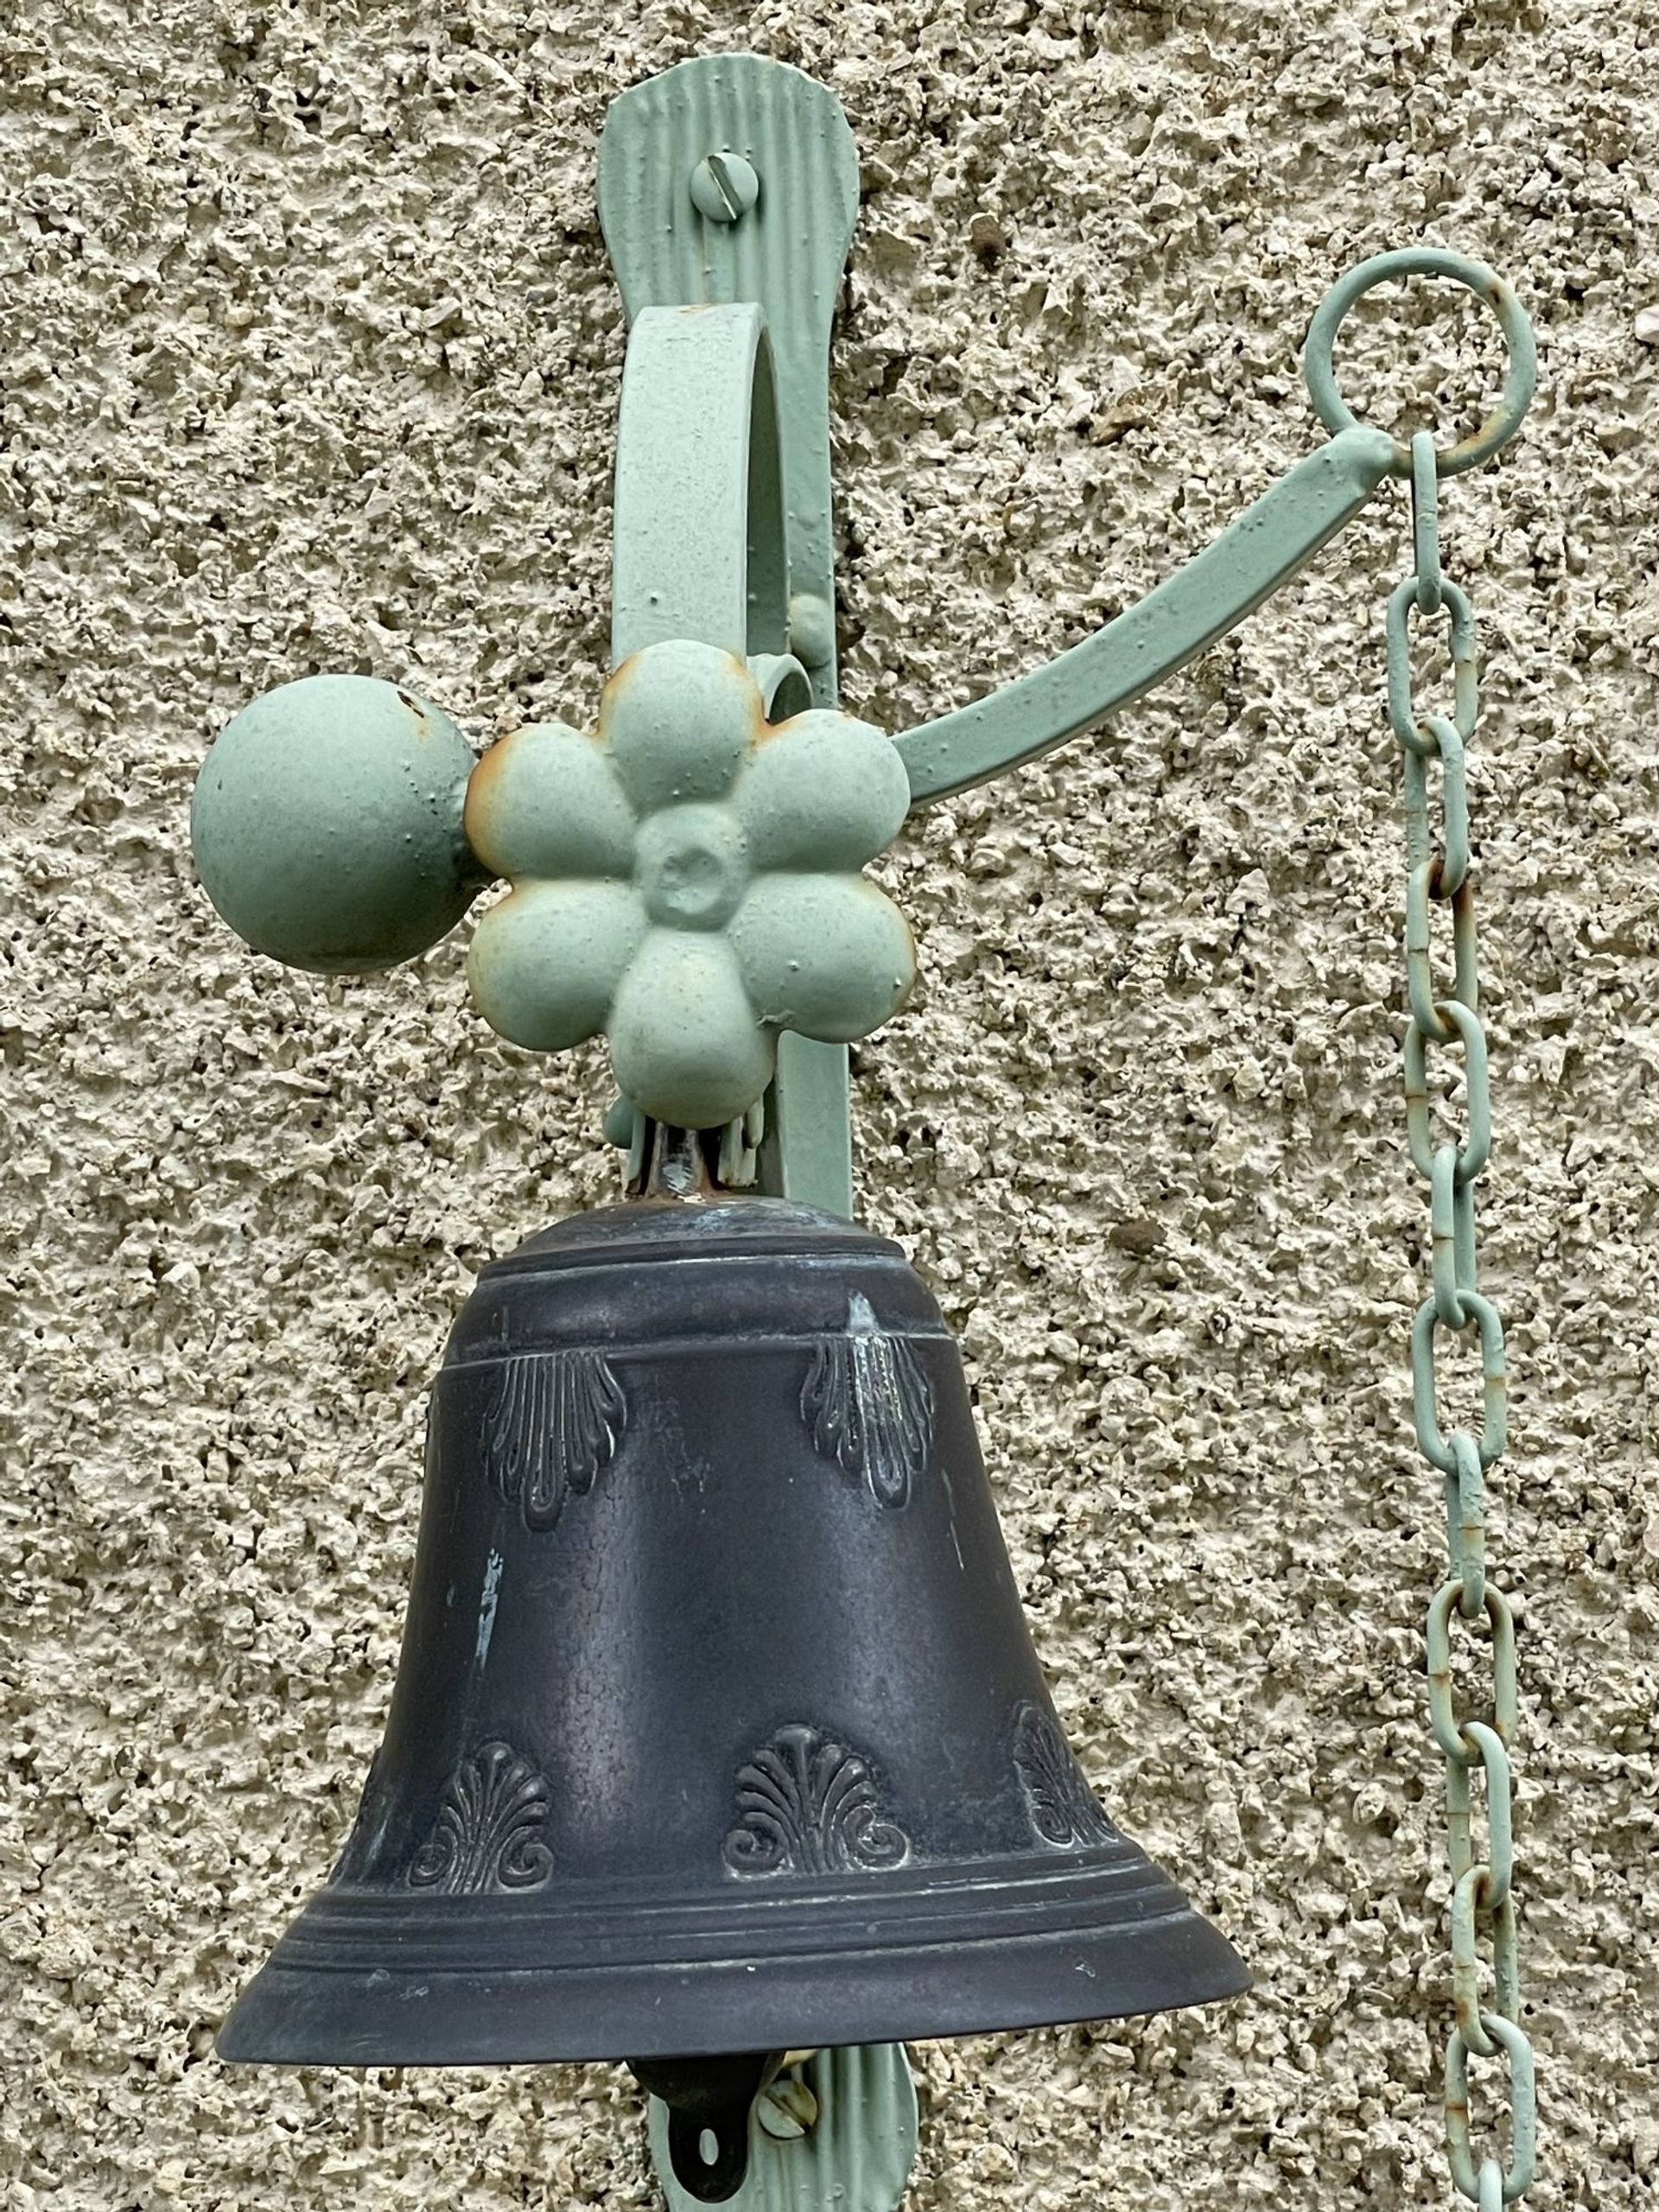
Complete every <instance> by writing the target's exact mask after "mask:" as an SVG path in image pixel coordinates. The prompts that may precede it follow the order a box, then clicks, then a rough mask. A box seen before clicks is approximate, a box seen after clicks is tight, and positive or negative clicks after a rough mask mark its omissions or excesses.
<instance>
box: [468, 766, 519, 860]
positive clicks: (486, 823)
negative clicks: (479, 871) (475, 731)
mask: <svg viewBox="0 0 1659 2212" xmlns="http://www.w3.org/2000/svg"><path fill="white" fill-rule="evenodd" d="M511 744H512V737H503V738H498V739H497V741H496V742H495V743H494V744H493V746H491V747H490V748H489V750H488V752H487V753H481V754H480V757H479V760H478V762H477V765H476V766H474V770H473V772H472V774H471V775H470V776H468V778H467V798H466V800H465V803H464V804H463V805H462V808H461V826H462V828H463V829H464V830H465V831H466V836H467V843H468V844H469V845H470V846H471V847H472V849H473V850H474V852H475V853H476V854H477V855H479V857H480V860H488V859H489V857H490V855H489V843H490V817H491V815H492V814H493V812H494V787H495V785H497V784H498V783H499V781H500V779H501V757H502V755H503V754H504V753H505V751H506V749H507V747H509V746H510V745H511Z"/></svg>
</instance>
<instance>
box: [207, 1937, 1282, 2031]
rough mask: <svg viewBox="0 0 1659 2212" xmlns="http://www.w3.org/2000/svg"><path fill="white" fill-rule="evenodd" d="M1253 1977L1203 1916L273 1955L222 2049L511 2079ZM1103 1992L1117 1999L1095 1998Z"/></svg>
mask: <svg viewBox="0 0 1659 2212" xmlns="http://www.w3.org/2000/svg"><path fill="white" fill-rule="evenodd" d="M953 1975H954V1976H955V1977H956V1978H955V1979H953ZM1253 1979H1254V1978H1253V1976H1252V1975H1251V1974H1250V1972H1249V1968H1248V1967H1246V1966H1245V1964H1244V1962H1243V1960H1242V1959H1241V1958H1240V1957H1239V1955H1238V1954H1237V1952H1236V1950H1235V1949H1234V1948H1233V1946H1232V1945H1231V1943H1230V1942H1229V1941H1228V1940H1227V1938H1226V1937H1225V1936H1224V1935H1223V1934H1222V1933H1221V1931H1220V1929H1217V1928H1216V1927H1214V1926H1213V1925H1212V1924H1211V1923H1210V1922H1208V1921H1206V1920H1205V1919H1203V1918H1202V1917H1201V1916H1199V1915H1198V1914H1197V1913H1195V1912H1193V1911H1192V1910H1191V1908H1190V1907H1188V1908H1185V1910H1183V1909H1181V1908H1179V1907H1175V1908H1172V1910H1170V1911H1169V1912H1168V1913H1166V1914H1164V1915H1161V1916H1159V1918H1158V1919H1156V1920H1147V1921H1141V1922H1137V1923H1132V1924H1130V1925H1128V1926H1122V1927H1119V1928H1117V1929H1111V1930H1108V1931H1105V1932H1104V1933H1103V1932H1102V1931H1101V1930H1100V1929H1074V1930H1062V1929H1051V1930H1049V1931H1047V1932H1046V1933H1045V1934H1044V1935H1042V1936H1028V1937H1023V1938H1013V1939H1009V1938H1001V1939H992V1940H990V1941H986V1940H984V1939H981V1940H980V1941H978V1942H973V1943H963V1942H945V1943H938V1944H931V1945H928V1944H913V1945H908V1946H903V1947H885V1948H881V1949H880V1950H879V1951H868V1952H865V1953H863V1954H861V1955H849V1954H847V1953H837V1954H831V1955H827V1956H826V1955H819V1954H811V1953H804V1954H802V1955H798V1956H796V1957H778V1956H773V1957H770V1958H766V1959H764V1960H753V1959H742V1958H737V1959H729V1958H728V1959H725V1960H720V1961H705V1962H702V1963H701V1964H699V1965H697V1966H696V1967H692V1968H690V1969H687V1968H677V1967H671V1966H660V1965H659V1966H650V1965H644V1964H641V1965H636V1966H631V1967H626V1968H623V1969H620V1970H618V1969H616V1968H606V1967H578V1968H574V1969H572V1968H564V1969H544V1970H536V1969H518V1970H516V1971H510V1972H506V1973H500V1972H497V1973H490V1974H483V1973H476V1972H475V1973H472V1974H442V1975H434V1974H429V1973H421V1972H419V1971H417V1970H412V1969H408V1968H388V1967H382V1968H379V1969H377V1970H375V1971H374V1972H372V1973H365V1972H362V1971H361V1970H356V1971H348V1972H345V1973H342V1972H341V1971H340V1970H338V1969H336V1970H333V1971H330V1970H326V1969H319V1968H317V1967H289V1966H287V1965H285V1964H284V1962H283V1961H281V1960H280V1959H278V1958H277V1957H273V1958H272V1960H271V1961H270V1962H269V1963H268V1964H267V1965H266V1966H265V1967H264V1968H263V1969H262V1970H261V1972H260V1973H259V1974H257V1975H256V1976H255V1978H254V1980H252V1981H251V1983H250V1984H249V1986H248V1987H247V1988H246V1990H245V1992H244V1993H243V1994H242V1996H241V1998H240V1999H238V2002H237V2004H236V2005H235V2006H234V2007H233V2008H232V2012H231V2013H230V2014H229V2016H228V2017H227V2018H226V2020H225V2022H224V2024H222V2026H221V2027H220V2029H219V2034H218V2037H217V2038H216V2039H215V2044H214V2050H215V2051H216V2053H217V2055H218V2056H219V2058H220V2059H222V2060H224V2061H225V2062H226V2063H230V2064H234V2065H277V2066H280V2065H323V2066H330V2065H332V2066H348V2067H357V2066H498V2065H509V2066H511V2065H550V2064H574V2063H592V2064H602V2063H626V2062H627V2061H628V2060H629V2059H631V2058H658V2057H672V2056H686V2057H705V2056H717V2055H719V2054H720V2053H721V2052H725V2051H730V2050H748V2049H756V2050H779V2049H790V2050H799V2049H823V2048H827V2047H829V2046H831V2045H844V2044H872V2043H930V2042H934V2041H938V2040H941V2039H944V2038H950V2039H955V2038H957V2037H963V2036H973V2035H995V2034H1000V2033H1021V2032H1028V2031H1032V2030H1034V2029H1039V2028H1045V2027H1063V2026H1069V2025H1074V2024H1078V2023H1082V2022H1086V2021H1090V2020H1111V2019H1127V2018H1138V2017H1140V2016H1141V2015H1144V2014H1150V2013H1153V2012H1172V2011H1178V2010H1185V2008H1186V2007H1187V2006H1189V2005H1208V2004H1218V2003H1222V2002H1224V2001H1225V2000H1226V1999H1230V1998H1234V1997H1237V1996H1241V1995H1243V1993H1244V1992H1245V1991H1246V1990H1248V1989H1249V1988H1250V1987H1251V1986H1253ZM342 1981H345V1982H346V1983H347V1985H348V1986H347V1987H346V1988H345V1989H342V1988H341V1987H340V1983H341V1982H342ZM1103 1982H1109V1988H1108V1990H1107V1991H1106V1992H1104V1993H1103V1994H1102V1995H1096V1994H1095V1990H1096V1988H1097V1987H1098V1986H1100V1985H1101V1984H1102V1983H1103ZM319 1985H321V1986H319ZM504 1998H505V2001H504ZM562 2016H563V2017H562Z"/></svg>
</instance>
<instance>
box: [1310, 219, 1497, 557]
mask: <svg viewBox="0 0 1659 2212" xmlns="http://www.w3.org/2000/svg"><path fill="white" fill-rule="evenodd" d="M1394 277H1446V278H1447V279H1448V280H1449V281H1450V282H1451V283H1454V284H1461V285H1462V286H1463V287H1464V288H1465V290H1467V291H1471V292H1473V293H1474V294H1475V296H1476V297H1477V298H1478V299H1482V300H1484V301H1485V302H1486V304H1487V305H1488V307H1490V308H1491V310H1492V312H1493V314H1494V315H1496V316H1497V321H1498V327H1499V328H1500V329H1501V330H1502V331H1503V344H1504V346H1505V349H1506V351H1507V354H1508V362H1507V365H1506V368H1505V371H1504V377H1503V396H1502V397H1500V399H1499V400H1498V403H1497V406H1496V407H1495V408H1494V409H1493V410H1492V412H1491V415H1489V416H1487V418H1486V420H1485V421H1484V423H1482V424H1481V426H1480V428H1479V429H1478V430H1477V431H1476V432H1475V433H1474V435H1473V436H1472V437H1467V438H1463V439H1460V440H1459V442H1458V443H1457V444H1455V445H1452V446H1448V447H1447V448H1446V450H1445V451H1444V452H1443V453H1437V454H1435V456H1434V473H1435V474H1436V475H1437V476H1459V475H1461V474H1462V473H1463V471H1464V470H1465V468H1478V467H1479V466H1480V464H1481V463H1482V462H1483V461H1490V460H1491V457H1492V455H1493V454H1495V453H1497V451H1498V449H1499V448H1500V447H1502V446H1504V445H1507V444H1508V442H1509V441H1510V439H1511V438H1512V437H1513V436H1514V435H1515V434H1516V431H1517V430H1518V429H1520V427H1521V423H1522V417H1523V416H1525V414H1526V411H1527V410H1528V408H1529V406H1530V405H1531V404H1532V395H1533V392H1534V391H1535V389H1536V387H1537V383H1538V346H1537V341H1536V340H1535V338H1534V336H1533V334H1532V324H1531V322H1530V321H1529V320H1528V316H1527V311H1526V309H1525V308H1523V307H1522V304H1521V302H1520V301H1519V299H1517V297H1516V292H1515V288H1514V286H1513V285H1512V284H1509V283H1505V281H1504V280H1503V277H1500V276H1498V275H1497V273H1496V272H1495V271H1494V270H1491V269H1489V268H1488V267H1487V266H1486V264H1485V263H1484V261H1471V259H1470V258H1469V257H1468V255H1467V254H1464V253H1452V252H1449V251H1447V250H1446V248H1445V247H1444V246H1433V245H1414V246H1404V247H1402V248H1401V249H1399V251H1395V252H1394V253H1378V254H1374V255H1373V256H1372V257H1371V258H1370V260H1369V261H1362V262H1361V263H1360V264H1359V265H1358V267H1357V268H1355V269H1351V270H1349V271H1348V273H1347V275H1346V276H1345V277H1339V278H1338V281H1337V282H1336V283H1334V284H1333V285H1332V287H1331V289H1330V290H1329V291H1328V292H1327V293H1326V294H1325V297H1324V299H1323V300H1321V301H1320V302H1319V311H1318V313H1317V314H1316V315H1314V317H1313V321H1312V322H1311V323H1310V324H1309V326H1308V332H1307V343H1306V346H1304V348H1303V350H1302V373H1303V375H1304V376H1305V377H1306V379H1307V391H1308V397H1309V398H1310V399H1312V401H1313V405H1314V408H1315V410H1317V412H1318V414H1319V420H1320V422H1322V423H1324V424H1325V429H1327V430H1334V431H1336V432H1337V433H1338V435H1340V434H1341V433H1342V432H1343V431H1344V430H1349V429H1352V428H1353V427H1354V413H1353V410H1352V409H1351V407H1350V406H1349V405H1348V403H1347V402H1346V400H1344V398H1343V397H1342V394H1341V393H1340V392H1339V391H1338V389H1337V378H1336V371H1335V369H1334V368H1333V366H1332V359H1331V356H1332V348H1333V346H1335V343H1336V337H1337V332H1338V329H1339V328H1340V327H1341V326H1342V322H1343V319H1344V316H1345V315H1347V313H1348V310H1349V308H1351V307H1352V306H1353V304H1354V302H1355V301H1356V300H1357V299H1359V298H1360V297H1361V296H1363V294H1364V293H1366V292H1369V291H1371V290H1372V289H1374V288H1375V287H1376V285H1378V284H1386V283H1389V280H1390V279H1391V278H1394ZM1389 474H1390V475H1394V476H1410V474H1412V454H1411V448H1410V447H1409V446H1403V445H1398V444H1396V445H1395V448H1394V454H1393V459H1392V461H1391V462H1390V465H1389ZM1418 511H1419V512H1420V513H1421V512H1422V509H1421V506H1420V507H1419V510H1418ZM1420 574H1421V575H1423V576H1424V578H1425V581H1427V572H1426V571H1423V570H1421V569H1420Z"/></svg>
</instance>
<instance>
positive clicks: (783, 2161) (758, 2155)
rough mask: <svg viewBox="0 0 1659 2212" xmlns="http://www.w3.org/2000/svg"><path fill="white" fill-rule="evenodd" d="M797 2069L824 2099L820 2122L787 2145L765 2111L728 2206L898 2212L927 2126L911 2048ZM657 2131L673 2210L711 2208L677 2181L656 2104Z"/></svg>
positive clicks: (654, 2145)
mask: <svg viewBox="0 0 1659 2212" xmlns="http://www.w3.org/2000/svg"><path fill="white" fill-rule="evenodd" d="M795 2070H796V2071H797V2072H798V2076H799V2078H800V2080H801V2081H802V2082H804V2084H805V2086H806V2088H808V2089H809V2090H810V2092H811V2094H812V2096H813V2098H814V2099H815V2100H816V2101H817V2119H816V2120H814V2121H813V2122H812V2124H811V2125H810V2126H809V2127H807V2128H805V2129H804V2131H803V2132H802V2133H800V2134H799V2135H794V2136H791V2137H788V2138H783V2139H780V2138H779V2137H778V2136H775V2135H773V2134H772V2133H770V2132H769V2131H768V2129H767V2128H766V2125H765V2124H764V2120H763V2119H762V2116H761V2110H760V2106H759V2105H757V2107H756V2109H755V2112H754V2113H753V2114H752V2115H751V2116H750V2120H749V2171H748V2173H747V2177H745V2179H744V2181H743V2183H742V2185H741V2188H740V2189H739V2190H737V2193H736V2194H735V2196H728V2198H727V2199H726V2200H725V2201H726V2202H727V2204H728V2206H730V2207H731V2208H732V2212H898V2208H899V2202H900V2201H901V2200H902V2198H903V2196H904V2194H905V2186H906V2183H907V2182H908V2181H909V2179H910V2169H911V2164H912V2160H913V2159H914V2158H915V2156H916V2138H917V2126H918V2121H917V2110H916V2084H915V2082H914V2081H913V2080H912V2077H911V2071H910V2062H909V2060H908V2059H907V2058H906V2056H905V2049H904V2045H903V2044H897V2043H875V2044H849V2045H845V2046H843V2047H842V2048H841V2049H839V2050H817V2051H814V2052H813V2054H812V2056H810V2058H809V2059H807V2060H806V2061H805V2062H804V2064H803V2065H801V2066H800V2067H799V2068H798V2069H795ZM777 2086H778V2087H782V2086H783V2083H782V2082H779V2084H778V2085H777ZM765 2101H766V2100H764V2099H763V2100H762V2101H761V2102H762V2104H764V2103H765ZM649 2133H650V2138H651V2152H652V2162H653V2163H654V2164H655V2166H656V2168H657V2174H658V2179H659V2180H660V2182H661V2183H662V2185H663V2190H664V2195H665V2196H667V2198H668V2202H669V2205H670V2207H671V2212H706V2208H705V2206H704V2203H703V2201H702V2199H701V2198H699V2197H696V2196H693V2195H692V2194H691V2192H690V2190H687V2189H683V2188H682V2186H681V2185H680V2183H678V2182H677V2180H676V2179H675V2177H674V2171H673V2168H672V2166H671V2164H670V2163H669V2156H668V2107H666V2106H665V2105H664V2103H663V2102H662V2101H660V2099H658V2098H657V2097H653V2098H652V2100H651V2115H650V2120H649Z"/></svg>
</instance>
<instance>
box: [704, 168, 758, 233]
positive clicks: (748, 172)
mask: <svg viewBox="0 0 1659 2212" xmlns="http://www.w3.org/2000/svg"><path fill="white" fill-rule="evenodd" d="M759 198H760V178H759V177H758V176H757V175H755V172H754V166H753V162H746V161H745V160H744V158H743V156H742V155H741V154H705V155H704V156H703V158H702V161H700V162H698V163H697V166H696V168H695V169H693V170H692V172H691V199H692V204H693V205H694V206H695V207H696V210H697V213H699V214H700V215H706V216H707V217H708V218H709V221H710V222H711V223H735V222H737V221H738V220H739V219H741V217H742V216H744V215H747V213H748V212H749V210H750V208H751V207H753V205H754V203H755V201H756V200H759Z"/></svg>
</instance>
